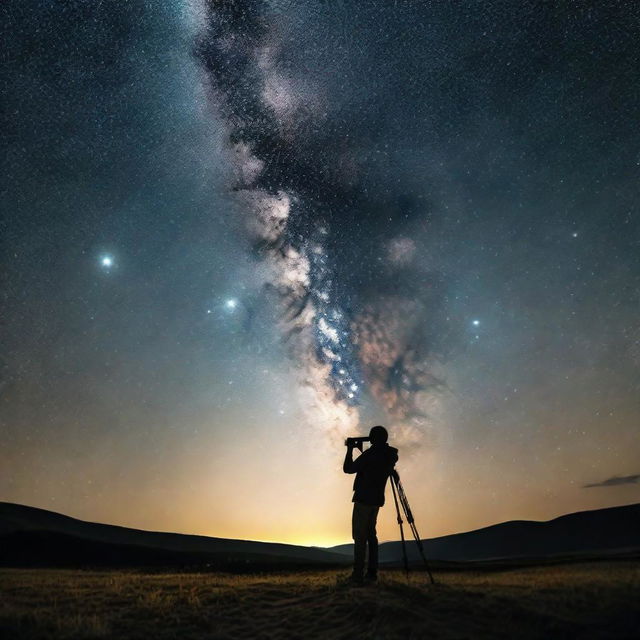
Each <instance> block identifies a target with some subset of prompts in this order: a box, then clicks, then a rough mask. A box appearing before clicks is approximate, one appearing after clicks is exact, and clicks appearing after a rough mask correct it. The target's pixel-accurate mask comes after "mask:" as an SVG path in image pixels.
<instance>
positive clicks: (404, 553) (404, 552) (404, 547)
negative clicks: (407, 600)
mask: <svg viewBox="0 0 640 640" xmlns="http://www.w3.org/2000/svg"><path fill="white" fill-rule="evenodd" d="M395 483H396V479H395V477H394V476H393V475H392V476H391V491H392V492H393V502H394V503H395V505H396V515H397V517H398V524H399V525H400V539H401V540H402V561H403V563H404V571H405V573H406V574H407V580H408V579H409V559H408V558H407V545H406V544H405V540H404V529H403V528H402V516H401V515H400V506H399V505H398V496H397V493H396V484H395Z"/></svg>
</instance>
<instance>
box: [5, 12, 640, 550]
mask: <svg viewBox="0 0 640 640" xmlns="http://www.w3.org/2000/svg"><path fill="white" fill-rule="evenodd" d="M0 11H1V12H2V14H3V20H2V25H3V26H2V30H3V33H2V37H3V42H5V47H4V52H3V62H4V65H3V72H2V73H3V78H2V86H3V89H4V94H5V99H4V100H3V103H4V105H3V112H2V131H3V136H2V138H3V142H2V144H3V153H2V158H3V160H2V161H3V168H2V201H3V207H2V209H3V213H2V217H1V218H0V220H1V222H0V225H1V226H0V243H1V245H0V251H1V259H2V279H1V280H0V292H1V295H2V312H1V321H0V343H1V344H2V352H1V359H0V500H5V501H10V502H18V503H23V504H29V505H33V506H38V507H42V508H47V509H52V510H55V511H59V512H62V513H65V514H68V515H72V516H75V517H79V518H83V519H89V520H94V521H100V522H110V523H114V524H121V525H125V526H132V527H138V528H145V529H156V530H165V531H179V532H187V533H199V534H205V535H214V536H221V537H235V538H244V539H259V540H277V541H284V542H293V543H303V544H317V545H330V544H337V543H341V542H345V541H348V539H349V536H350V525H349V518H350V509H351V504H350V499H351V492H350V490H351V482H352V477H349V476H345V475H344V474H343V473H342V471H341V464H342V457H343V455H344V446H343V439H344V437H345V436H346V435H357V434H361V433H362V434H366V433H367V432H368V430H369V428H370V427H371V426H372V425H374V424H384V425H386V426H387V427H388V429H389V431H390V441H391V442H392V443H393V444H394V445H395V446H397V447H399V449H400V462H399V465H398V469H399V471H400V473H401V476H402V478H403V482H404V486H405V490H406V492H407V496H408V498H409V500H410V503H411V506H412V508H413V511H414V515H415V516H416V523H417V525H418V529H419V531H420V533H421V534H422V535H423V536H424V537H430V536H436V535H443V534H447V533H453V532H458V531H463V530H468V529H472V528H477V527H481V526H485V525H488V524H493V523H496V522H499V521H504V520H509V519H520V518H522V519H548V518H552V517H555V516H557V515H561V514H563V513H567V512H571V511H577V510H581V509H592V508H599V507H605V506H613V505H618V504H627V503H632V502H637V501H639V500H640V482H639V481H640V463H639V460H640V438H639V437H638V435H639V434H638V432H639V431H640V428H639V425H640V400H639V399H640V388H639V387H640V324H639V318H640V223H639V209H638V207H639V205H638V203H639V202H640V180H639V177H640V176H639V173H640V127H638V119H639V116H640V113H639V111H640V107H639V106H638V105H639V104H640V77H639V76H638V68H639V64H640V44H639V43H640V11H638V9H637V8H635V7H633V6H632V5H631V3H628V2H615V1H613V0H612V1H611V2H604V3H603V2H595V1H593V2H591V1H585V2H580V3H574V2H557V3H547V2H540V1H533V0H523V1H522V2H518V3H513V2H509V1H507V0H503V1H495V0H494V1H490V2H483V3H478V2H459V3H444V2H430V1H426V0H425V1H424V2H420V1H415V2H409V1H408V0H396V1H391V0H370V1H369V2H366V3H363V2H357V1H356V0H336V1H335V2H328V1H326V2H323V1H321V0H317V1H309V2H294V1H293V0H264V1H263V0H234V1H231V0H225V1H220V2H214V1H209V2H206V1H205V0H172V1H171V2H151V1H150V0H129V1H127V2H115V1H108V0H102V1H100V0H92V1H89V0H67V1H56V0H47V1H45V0H30V1H28V2H18V1H17V0H9V1H7V2H4V3H3V5H2V8H1V9H0ZM379 534H380V537H381V538H382V539H395V538H396V537H397V532H396V524H395V516H394V514H393V512H392V508H391V506H388V507H387V508H386V509H385V510H383V512H382V514H381V516H380V518H379Z"/></svg>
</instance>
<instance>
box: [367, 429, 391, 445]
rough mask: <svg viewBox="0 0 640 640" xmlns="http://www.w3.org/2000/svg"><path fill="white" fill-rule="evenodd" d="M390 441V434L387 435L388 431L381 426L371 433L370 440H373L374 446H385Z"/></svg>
mask: <svg viewBox="0 0 640 640" xmlns="http://www.w3.org/2000/svg"><path fill="white" fill-rule="evenodd" d="M388 439H389V434H388V433H387V430H386V429H385V428H384V427H381V426H380V425H378V426H377V427H373V428H372V429H371V431H369V440H371V445H372V446H374V445H376V444H384V443H385V442H386V441H387V440H388Z"/></svg>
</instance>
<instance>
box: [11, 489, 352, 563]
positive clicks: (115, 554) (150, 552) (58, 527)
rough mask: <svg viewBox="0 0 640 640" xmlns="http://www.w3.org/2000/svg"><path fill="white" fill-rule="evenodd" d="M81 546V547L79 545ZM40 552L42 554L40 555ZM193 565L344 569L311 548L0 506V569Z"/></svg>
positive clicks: (336, 556)
mask: <svg viewBox="0 0 640 640" xmlns="http://www.w3.org/2000/svg"><path fill="white" fill-rule="evenodd" d="M81 541H82V544H81V543H80V542H81ZM43 547H44V549H43ZM136 553H137V554H139V557H140V561H139V562H138V563H137V564H139V565H149V564H150V565H161V564H167V565H171V564H196V563H207V562H211V563H213V564H215V565H220V563H221V562H222V561H223V560H224V563H231V564H232V565H234V566H235V565H236V564H237V563H238V562H241V561H242V559H245V560H247V561H251V562H253V563H256V562H260V563H263V564H269V563H271V564H273V563H274V562H279V563H286V564H300V563H305V564H344V563H345V562H346V560H345V557H344V555H340V554H336V553H332V552H331V551H327V550H324V549H318V548H314V547H301V546H296V545H292V544H279V543H271V542H253V541H250V540H229V539H226V538H210V537H207V536H194V535H185V534H180V533H161V532H157V531H142V530H139V529H129V528H127V527H118V526H114V525H109V524H98V523H94V522H85V521H83V520H76V519H75V518H71V517H69V516H64V515H61V514H59V513H55V512H53V511H46V510H45V509H37V508H35V507H27V506H24V505H20V504H12V503H9V502H0V565H1V564H4V565H5V566H6V565H8V564H9V565H16V564H17V563H18V561H17V559H18V558H20V559H22V562H20V564H24V561H26V560H27V559H28V558H30V557H31V558H34V561H35V558H36V557H37V558H38V562H37V563H36V564H38V565H40V566H42V565H46V564H55V565H56V566H60V563H61V561H62V558H65V559H66V562H64V563H62V564H78V563H80V564H82V563H90V564H104V563H103V562H99V560H100V557H101V554H102V555H103V556H105V557H110V558H112V559H113V562H114V564H118V565H127V566H131V565H135V564H136V562H135V557H136Z"/></svg>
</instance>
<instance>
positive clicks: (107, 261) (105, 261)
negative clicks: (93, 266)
mask: <svg viewBox="0 0 640 640" xmlns="http://www.w3.org/2000/svg"><path fill="white" fill-rule="evenodd" d="M100 264H101V265H102V266H103V267H104V268H105V269H111V267H113V257H112V256H109V255H105V256H102V257H101V258H100Z"/></svg>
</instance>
